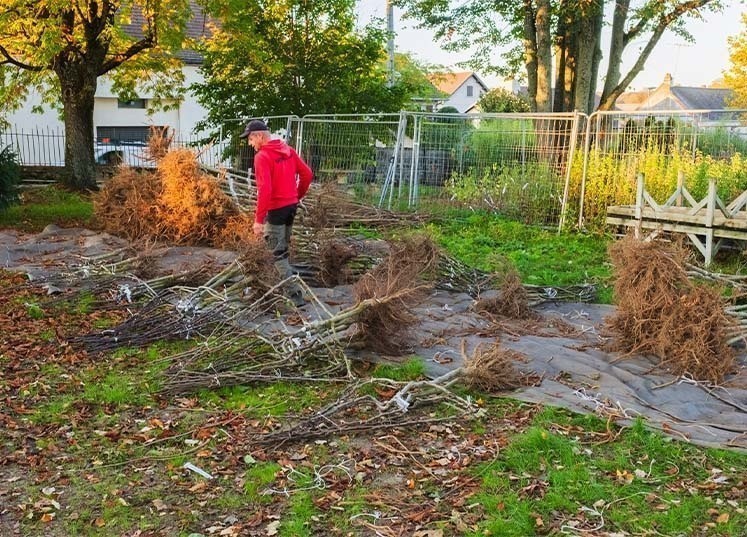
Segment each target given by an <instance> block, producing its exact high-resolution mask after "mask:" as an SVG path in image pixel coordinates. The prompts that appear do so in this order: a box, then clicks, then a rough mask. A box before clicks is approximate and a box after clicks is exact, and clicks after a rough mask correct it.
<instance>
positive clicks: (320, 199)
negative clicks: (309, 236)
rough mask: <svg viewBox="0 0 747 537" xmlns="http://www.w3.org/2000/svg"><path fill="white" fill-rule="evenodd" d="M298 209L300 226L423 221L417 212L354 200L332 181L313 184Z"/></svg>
mask: <svg viewBox="0 0 747 537" xmlns="http://www.w3.org/2000/svg"><path fill="white" fill-rule="evenodd" d="M303 204H304V206H305V208H306V210H305V211H303V210H302V211H300V212H299V222H300V224H301V225H303V226H306V227H309V228H312V229H321V228H339V227H350V226H353V225H360V226H366V227H373V228H377V229H386V228H393V227H401V226H405V225H414V224H419V223H423V222H425V221H426V220H427V217H426V216H424V215H420V214H417V213H397V212H393V211H388V210H385V209H380V208H377V207H373V206H372V205H369V204H366V203H362V202H358V201H356V200H355V199H354V198H353V196H352V195H350V194H349V193H347V192H346V191H344V190H342V189H340V188H339V187H338V186H337V185H336V184H335V183H321V184H319V183H313V184H312V187H311V189H309V192H308V194H307V196H306V198H304V200H303Z"/></svg>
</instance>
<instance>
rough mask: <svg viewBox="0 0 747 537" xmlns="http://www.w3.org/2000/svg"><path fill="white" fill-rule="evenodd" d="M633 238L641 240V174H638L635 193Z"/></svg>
mask: <svg viewBox="0 0 747 537" xmlns="http://www.w3.org/2000/svg"><path fill="white" fill-rule="evenodd" d="M635 219H636V225H635V237H636V239H640V238H641V231H642V229H643V226H642V223H643V174H642V173H638V182H637V185H636V191H635Z"/></svg>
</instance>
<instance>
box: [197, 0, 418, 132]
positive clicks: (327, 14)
mask: <svg viewBox="0 0 747 537" xmlns="http://www.w3.org/2000/svg"><path fill="white" fill-rule="evenodd" d="M355 4H356V0H268V1H266V2H247V1H246V0H208V2H207V9H208V10H209V12H210V13H211V15H212V16H214V17H215V18H216V19H217V20H218V21H219V23H220V28H216V29H215V32H214V35H213V37H212V39H210V40H209V41H207V42H206V43H205V47H204V49H203V54H204V57H205V63H204V64H203V69H202V71H203V74H204V78H205V81H204V83H200V84H197V85H195V87H194V89H195V91H196V93H197V95H198V97H199V99H200V101H201V103H202V104H203V105H204V106H205V107H206V108H207V109H208V118H207V121H206V122H205V124H204V125H203V126H215V125H220V124H222V123H224V122H225V120H226V119H229V118H241V117H248V116H264V115H287V114H297V115H304V114H309V113H369V112H393V111H398V110H399V109H400V108H401V107H402V105H403V104H404V103H405V102H406V101H407V99H408V96H409V95H410V94H411V93H412V92H413V91H417V86H419V84H420V81H418V80H417V79H413V78H412V77H410V76H405V77H400V79H399V81H398V82H397V83H396V84H395V85H394V86H392V87H389V86H388V85H387V72H386V68H385V64H384V61H383V60H384V58H385V50H384V44H385V42H386V36H387V34H386V32H385V31H384V30H383V29H382V28H379V27H376V26H369V27H367V28H365V29H362V30H356V27H355ZM400 65H402V63H400Z"/></svg>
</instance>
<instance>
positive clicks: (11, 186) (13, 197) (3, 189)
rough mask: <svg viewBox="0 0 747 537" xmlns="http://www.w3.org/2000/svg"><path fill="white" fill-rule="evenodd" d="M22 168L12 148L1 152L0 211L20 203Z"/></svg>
mask: <svg viewBox="0 0 747 537" xmlns="http://www.w3.org/2000/svg"><path fill="white" fill-rule="evenodd" d="M20 182H21V166H20V164H18V157H16V154H15V153H13V151H11V149H10V147H6V148H4V149H3V150H2V151H0V210H2V209H5V208H7V207H9V206H11V205H13V204H14V203H17V202H18V184H19V183H20Z"/></svg>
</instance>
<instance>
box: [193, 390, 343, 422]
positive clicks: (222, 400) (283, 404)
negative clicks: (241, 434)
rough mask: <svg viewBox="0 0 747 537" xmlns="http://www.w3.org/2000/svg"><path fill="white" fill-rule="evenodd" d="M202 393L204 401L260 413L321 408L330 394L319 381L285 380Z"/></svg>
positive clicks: (277, 414) (203, 391) (278, 414)
mask: <svg viewBox="0 0 747 537" xmlns="http://www.w3.org/2000/svg"><path fill="white" fill-rule="evenodd" d="M198 393H199V398H200V401H202V402H203V403H211V404H213V405H216V406H219V407H221V408H226V409H231V410H236V409H240V410H243V409H252V411H253V414H254V415H257V416H281V415H283V414H288V413H299V412H303V411H305V410H308V409H310V408H317V407H318V406H319V405H320V404H321V403H322V402H323V401H324V400H325V399H326V397H327V396H328V392H327V391H326V390H325V389H320V388H319V386H318V385H314V384H310V383H285V382H278V383H273V384H268V385H261V386H231V387H227V388H220V389H218V390H202V391H200V392H198Z"/></svg>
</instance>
